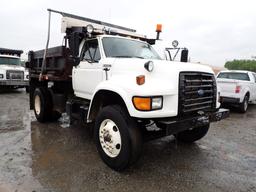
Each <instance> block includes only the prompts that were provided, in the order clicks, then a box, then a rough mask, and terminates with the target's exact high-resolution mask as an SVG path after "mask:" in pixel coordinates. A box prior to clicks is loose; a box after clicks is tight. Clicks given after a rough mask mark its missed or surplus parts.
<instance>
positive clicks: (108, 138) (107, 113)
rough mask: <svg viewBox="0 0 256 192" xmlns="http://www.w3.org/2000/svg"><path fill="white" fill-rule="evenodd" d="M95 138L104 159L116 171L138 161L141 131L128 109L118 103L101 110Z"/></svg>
mask: <svg viewBox="0 0 256 192" xmlns="http://www.w3.org/2000/svg"><path fill="white" fill-rule="evenodd" d="M94 139H95V142H96V146H97V150H98V152H99V154H100V157H101V158H102V160H103V161H104V162H105V163H106V164H107V165H108V166H109V167H110V168H112V169H114V170H116V171H122V170H124V169H125V168H127V167H128V166H130V165H131V164H132V163H134V162H136V161H137V159H138V158H139V156H140V154H141V147H142V139H141V133H140V131H139V129H138V127H137V125H136V123H135V121H134V120H133V119H132V118H131V117H130V116H129V115H128V113H127V112H126V110H125V109H123V108H122V107H120V106H118V105H113V106H106V107H104V108H103V109H102V110H101V111H100V112H99V114H98V116H97V118H96V122H95V130H94Z"/></svg>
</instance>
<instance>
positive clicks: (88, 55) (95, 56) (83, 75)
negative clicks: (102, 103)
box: [72, 39, 104, 99]
mask: <svg viewBox="0 0 256 192" xmlns="http://www.w3.org/2000/svg"><path fill="white" fill-rule="evenodd" d="M80 60H81V61H80V64H79V65H78V66H76V67H74V68H73V74H72V75H73V88H74V91H75V95H76V96H78V97H82V98H85V99H91V97H92V95H93V93H94V90H95V88H96V86H97V85H98V84H99V83H100V82H101V81H103V74H104V73H103V67H102V63H101V62H100V61H101V54H100V50H99V42H98V39H91V40H86V41H85V42H84V44H83V47H82V51H81V56H80Z"/></svg>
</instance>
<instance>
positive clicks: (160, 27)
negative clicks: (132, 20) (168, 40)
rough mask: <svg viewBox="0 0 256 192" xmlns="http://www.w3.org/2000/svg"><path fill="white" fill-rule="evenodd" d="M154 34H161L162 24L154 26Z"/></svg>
mask: <svg viewBox="0 0 256 192" xmlns="http://www.w3.org/2000/svg"><path fill="white" fill-rule="evenodd" d="M156 32H162V24H157V25H156Z"/></svg>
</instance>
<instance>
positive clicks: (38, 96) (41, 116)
mask: <svg viewBox="0 0 256 192" xmlns="http://www.w3.org/2000/svg"><path fill="white" fill-rule="evenodd" d="M33 98H34V113H35V116H36V119H37V120H38V121H39V122H42V123H43V122H45V121H47V120H49V118H50V114H51V108H52V106H51V105H52V104H51V100H50V95H49V92H48V90H47V89H46V88H37V89H36V90H35V92H34V97H33Z"/></svg>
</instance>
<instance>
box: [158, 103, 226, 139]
mask: <svg viewBox="0 0 256 192" xmlns="http://www.w3.org/2000/svg"><path fill="white" fill-rule="evenodd" d="M227 117H229V110H228V109H223V108H221V109H219V110H218V111H216V112H212V113H208V114H204V115H200V116H196V117H191V118H187V119H178V120H169V121H168V120H164V121H158V122H157V123H156V124H157V126H158V127H160V128H163V129H165V130H166V135H172V134H176V133H179V132H181V131H185V130H188V129H193V128H194V127H200V126H204V125H207V124H209V123H210V122H215V121H220V120H222V119H225V118H227Z"/></svg>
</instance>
